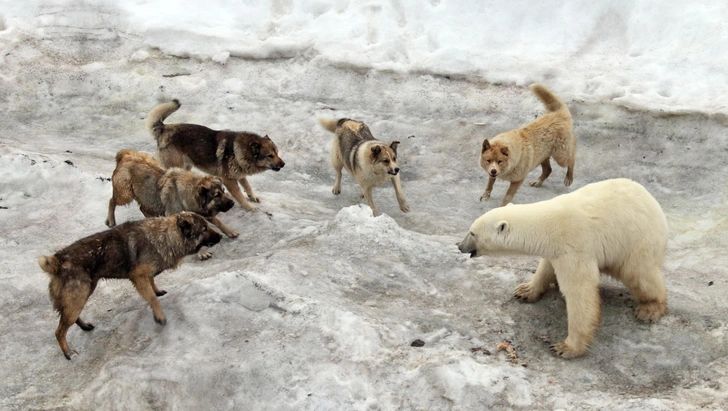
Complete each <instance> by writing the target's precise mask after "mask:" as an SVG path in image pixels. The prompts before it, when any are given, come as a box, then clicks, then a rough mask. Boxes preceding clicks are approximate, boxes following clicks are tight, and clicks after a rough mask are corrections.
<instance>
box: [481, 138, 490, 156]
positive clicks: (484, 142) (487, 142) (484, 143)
mask: <svg viewBox="0 0 728 411" xmlns="http://www.w3.org/2000/svg"><path fill="white" fill-rule="evenodd" d="M489 148H490V142H489V141H488V139H487V138H486V139H485V140H483V149H482V150H480V152H481V153H484V152H485V150H487V149H489Z"/></svg>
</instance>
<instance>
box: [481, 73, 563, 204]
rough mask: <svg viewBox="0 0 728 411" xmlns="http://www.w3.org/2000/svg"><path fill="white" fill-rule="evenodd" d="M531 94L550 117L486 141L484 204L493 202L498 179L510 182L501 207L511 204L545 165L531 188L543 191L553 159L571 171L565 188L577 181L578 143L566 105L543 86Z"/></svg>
mask: <svg viewBox="0 0 728 411" xmlns="http://www.w3.org/2000/svg"><path fill="white" fill-rule="evenodd" d="M530 87H531V91H533V93H534V94H535V95H536V97H538V98H539V99H540V100H541V102H543V104H544V105H545V106H546V109H547V110H548V111H549V113H547V114H544V115H543V116H541V117H539V118H537V119H536V120H534V121H533V122H531V123H530V124H528V125H526V126H525V127H523V128H519V129H517V130H511V131H508V132H505V133H502V134H499V135H497V136H495V138H493V139H492V140H490V141H488V139H485V141H483V146H482V149H481V152H480V166H481V167H483V169H484V170H485V172H486V173H488V185H487V186H486V188H485V191H483V194H482V195H481V196H480V201H483V200H487V199H489V198H490V193H491V191H493V184H494V183H495V180H496V178H500V179H502V180H506V181H510V182H511V185H510V187H508V192H506V195H505V197H503V201H502V202H501V204H500V205H501V206H504V205H506V204H508V203H510V202H511V200H512V199H513V196H514V195H515V194H516V192H517V191H518V188H520V187H521V184H523V180H525V179H526V176H527V175H528V173H529V172H531V170H533V169H534V168H536V166H537V165H539V164H541V176H540V177H539V178H538V180H534V181H531V182H530V183H529V185H531V186H533V187H539V186H540V185H541V184H542V183H543V182H544V180H546V178H547V177H548V176H549V174H551V163H550V161H549V158H550V157H553V159H554V160H555V161H556V163H557V164H558V165H559V166H561V167H567V170H566V178H565V179H564V185H566V186H569V185H571V182H572V181H574V163H575V161H576V158H575V156H576V139H575V138H574V133H573V130H572V128H573V127H572V124H571V114H570V113H569V109H568V108H567V107H566V105H565V104H564V103H563V102H562V101H561V100H559V98H558V97H556V96H555V95H554V94H552V93H551V92H550V91H549V90H548V89H547V88H546V87H544V86H542V85H541V84H532V85H531V86H530Z"/></svg>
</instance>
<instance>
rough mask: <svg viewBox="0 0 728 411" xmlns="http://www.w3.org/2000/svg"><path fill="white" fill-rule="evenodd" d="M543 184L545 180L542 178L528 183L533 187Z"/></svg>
mask: <svg viewBox="0 0 728 411" xmlns="http://www.w3.org/2000/svg"><path fill="white" fill-rule="evenodd" d="M541 184H543V181H541V180H533V181H529V182H528V185H529V186H531V187H541ZM567 185H568V184H567Z"/></svg>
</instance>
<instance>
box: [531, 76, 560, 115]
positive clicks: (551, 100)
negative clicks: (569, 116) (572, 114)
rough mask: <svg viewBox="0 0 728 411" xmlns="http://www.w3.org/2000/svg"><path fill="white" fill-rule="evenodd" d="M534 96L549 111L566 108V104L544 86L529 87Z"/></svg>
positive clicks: (532, 85) (536, 84)
mask: <svg viewBox="0 0 728 411" xmlns="http://www.w3.org/2000/svg"><path fill="white" fill-rule="evenodd" d="M529 87H530V88H531V91H533V94H535V95H536V97H538V99H539V100H541V102H542V103H543V105H544V106H546V110H548V111H559V110H563V109H565V108H566V104H564V102H563V101H561V100H560V99H559V98H558V97H556V95H554V93H552V92H551V91H550V90H549V89H547V88H546V87H545V86H544V85H542V84H538V83H534V84H531V85H530V86H529Z"/></svg>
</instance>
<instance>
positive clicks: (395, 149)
mask: <svg viewBox="0 0 728 411" xmlns="http://www.w3.org/2000/svg"><path fill="white" fill-rule="evenodd" d="M398 145H399V141H392V144H390V145H389V147H391V148H392V150H394V152H395V154H396V153H397V146H398Z"/></svg>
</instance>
